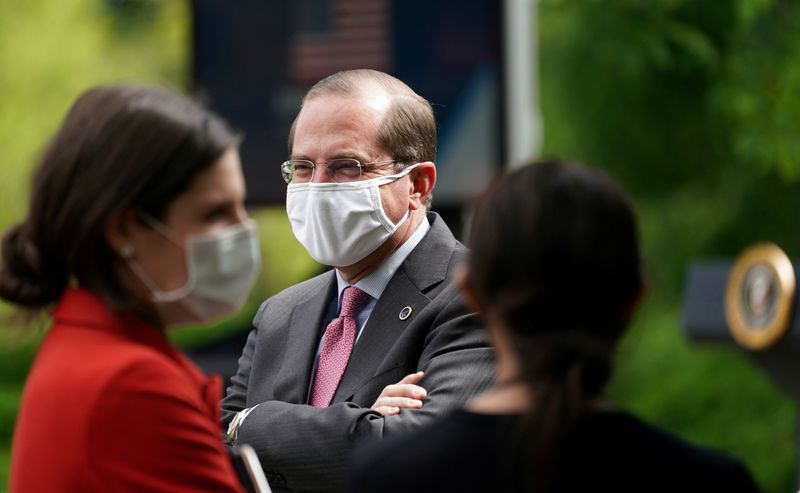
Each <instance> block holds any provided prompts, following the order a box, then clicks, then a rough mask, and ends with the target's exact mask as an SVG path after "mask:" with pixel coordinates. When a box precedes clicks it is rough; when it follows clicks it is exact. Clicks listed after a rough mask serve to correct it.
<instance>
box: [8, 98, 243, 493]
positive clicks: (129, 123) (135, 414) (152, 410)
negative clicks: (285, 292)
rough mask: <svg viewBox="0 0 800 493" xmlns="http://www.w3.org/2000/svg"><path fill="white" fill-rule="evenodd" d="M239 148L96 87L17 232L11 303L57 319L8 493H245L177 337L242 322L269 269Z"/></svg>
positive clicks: (162, 104) (184, 105)
mask: <svg viewBox="0 0 800 493" xmlns="http://www.w3.org/2000/svg"><path fill="white" fill-rule="evenodd" d="M238 142H239V138H238V136H237V135H235V134H234V133H233V132H232V131H231V130H230V129H229V128H228V127H227V126H226V124H225V123H224V122H222V121H221V120H220V119H219V118H218V117H216V116H215V115H213V114H211V113H209V112H208V111H206V110H204V109H203V108H201V107H200V106H198V105H196V104H194V103H192V102H190V101H188V100H186V99H184V98H181V97H179V96H176V95H174V94H171V93H168V92H165V91H161V90H157V89H152V88H141V87H130V86H111V87H99V88H95V89H91V90H89V91H87V92H86V93H84V94H83V95H81V96H80V97H79V98H78V100H77V101H76V102H75V104H74V105H73V107H72V108H71V109H70V111H69V113H68V114H67V117H66V119H65V121H64V122H63V124H62V126H61V128H60V130H59V131H58V133H57V134H56V135H55V137H54V138H53V140H52V141H51V143H50V145H49V147H48V149H47V150H46V152H45V153H44V155H43V157H42V160H41V163H40V165H39V168H38V169H37V171H36V175H35V177H34V182H33V190H32V193H31V200H30V207H29V212H28V216H27V217H26V218H25V220H24V221H22V222H21V223H19V224H17V225H15V226H13V227H11V228H10V229H9V230H7V231H6V232H5V235H4V238H3V244H2V263H1V264H0V297H2V298H3V299H5V300H7V301H10V302H12V303H15V304H17V305H19V306H20V307H22V308H25V309H28V310H32V311H39V310H44V309H48V308H51V307H53V306H54V307H55V308H54V309H53V311H52V318H53V326H52V328H51V329H50V331H49V332H48V334H47V336H46V337H45V340H44V342H43V344H42V346H41V348H40V350H39V353H38V354H37V357H36V361H35V362H34V365H33V368H32V370H31V372H30V375H29V376H28V380H27V382H26V385H25V391H24V395H23V398H22V405H21V408H20V412H19V416H18V418H17V423H16V429H15V433H14V440H13V447H12V457H11V479H10V488H11V492H12V493H36V492H47V493H54V492H95V491H97V492H111V491H114V492H128V491H130V492H170V493H175V492H190V491H191V492H203V491H208V492H211V491H213V492H239V491H241V486H240V485H239V483H238V481H237V480H236V476H235V474H234V472H233V469H232V467H231V464H230V462H229V460H228V457H227V454H226V452H225V449H224V448H223V445H222V441H221V435H220V432H219V429H218V425H217V420H218V399H219V397H220V395H221V389H220V382H219V380H218V379H217V378H208V377H206V376H204V375H203V374H202V373H201V372H200V370H198V369H197V368H196V367H195V366H194V365H193V364H192V363H190V362H189V361H188V360H187V359H186V358H185V357H184V356H182V355H181V354H180V353H179V352H178V351H176V350H175V348H173V347H172V346H171V345H170V343H169V342H168V341H167V339H166V337H165V334H164V331H165V329H166V328H167V327H168V326H170V325H174V324H183V323H200V322H206V321H209V320H212V319H215V318H218V317H220V316H222V315H225V314H228V313H231V312H232V311H233V310H235V309H236V308H237V307H238V306H239V305H240V304H241V302H242V300H243V299H244V297H245V296H246V295H247V292H248V291H249V289H250V287H251V286H252V282H253V280H254V276H255V273H256V272H257V270H258V245H257V240H256V235H255V230H254V227H253V224H252V222H251V221H250V220H249V219H248V217H247V213H246V212H245V210H244V194H245V187H244V181H243V178H242V173H241V168H240V164H239V156H238V151H237V148H238Z"/></svg>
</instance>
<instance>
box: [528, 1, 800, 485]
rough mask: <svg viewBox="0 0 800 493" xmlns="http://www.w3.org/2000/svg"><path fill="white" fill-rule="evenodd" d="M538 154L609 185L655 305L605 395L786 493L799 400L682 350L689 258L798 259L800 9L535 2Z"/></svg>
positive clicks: (742, 367)
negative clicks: (626, 212)
mask: <svg viewBox="0 0 800 493" xmlns="http://www.w3.org/2000/svg"><path fill="white" fill-rule="evenodd" d="M539 26H540V60H541V66H540V70H541V91H542V94H541V101H542V103H541V104H542V111H543V115H544V123H545V141H544V153H545V154H555V155H562V156H569V157H573V158H576V159H579V160H582V161H586V162H589V163H592V164H594V165H597V166H599V167H602V168H605V169H607V170H608V171H609V172H610V173H611V174H612V175H613V176H615V177H616V178H618V179H619V181H621V182H622V184H623V185H624V186H625V188H626V189H627V190H629V191H630V192H631V194H632V198H633V200H634V202H635V204H636V206H637V210H638V213H639V219H640V225H641V229H642V237H643V242H644V252H645V258H646V261H647V265H648V271H649V273H650V284H651V285H650V298H651V301H649V302H648V305H647V307H646V309H645V310H644V311H643V313H642V314H641V316H640V317H639V319H638V323H637V324H636V327H635V329H634V330H633V333H632V334H631V335H630V337H629V338H628V341H627V343H626V345H625V348H624V350H623V352H622V355H621V361H620V372H619V374H618V375H617V378H616V380H615V382H614V384H613V386H612V393H613V395H614V396H615V397H617V399H618V400H619V402H620V403H621V404H622V405H623V406H626V407H629V408H631V409H633V410H634V411H637V412H639V413H640V414H641V415H643V416H644V417H646V418H648V419H651V420H652V421H654V422H656V423H658V424H660V425H662V426H665V427H667V428H669V429H672V430H674V431H677V432H679V433H681V434H682V435H683V436H685V437H687V438H689V439H691V440H694V441H698V442H700V443H705V444H709V445H713V446H716V447H718V448H722V449H724V450H727V451H729V452H730V453H732V454H734V455H736V456H737V457H740V458H742V459H744V460H746V461H747V463H748V465H749V466H750V467H751V469H752V471H753V473H754V475H755V476H756V478H757V480H758V481H759V483H760V484H761V485H762V487H763V488H764V489H765V490H766V491H775V492H779V491H789V490H790V488H791V487H792V478H793V474H794V468H795V466H794V452H793V449H794V443H793V437H794V424H793V420H794V415H793V413H794V405H793V403H792V402H791V401H790V400H789V399H788V398H786V397H785V396H782V395H781V394H780V393H779V392H778V390H777V389H775V388H774V387H773V386H772V384H771V383H770V382H769V380H768V378H767V377H766V376H765V375H764V374H763V372H761V370H759V369H758V367H757V366H756V365H754V364H753V363H752V362H751V361H750V360H748V359H747V358H746V357H745V356H744V355H743V353H742V352H741V351H738V350H736V349H734V348H719V347H713V348H712V347H708V346H700V345H698V344H694V343H689V342H686V340H685V337H684V336H683V335H682V334H681V332H680V321H679V317H678V312H679V309H680V306H679V305H680V295H681V289H682V287H683V286H682V283H683V278H684V275H685V272H686V268H687V265H688V263H689V261H690V260H692V259H693V258H696V257H733V256H735V255H736V254H737V253H738V252H739V251H740V250H741V249H742V248H743V247H744V246H745V245H747V244H750V243H753V242H755V241H760V240H770V241H774V242H776V243H778V244H779V245H781V246H782V247H783V248H784V249H785V250H786V251H787V253H789V255H790V256H797V255H800V235H798V234H797V233H796V228H797V227H798V222H797V220H796V214H797V212H796V211H798V210H800V139H798V135H800V92H798V91H797V88H798V87H800V85H799V84H800V29H798V28H799V27H800V5H798V4H797V3H796V2H782V1H778V0H732V1H729V2H719V1H716V0H562V1H557V0H542V1H541V2H540V19H539Z"/></svg>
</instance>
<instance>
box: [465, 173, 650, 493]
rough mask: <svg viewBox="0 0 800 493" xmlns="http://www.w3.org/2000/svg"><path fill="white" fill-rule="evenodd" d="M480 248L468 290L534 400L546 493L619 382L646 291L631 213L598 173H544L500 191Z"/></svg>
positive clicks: (490, 197) (479, 222)
mask: <svg viewBox="0 0 800 493" xmlns="http://www.w3.org/2000/svg"><path fill="white" fill-rule="evenodd" d="M471 247H472V254H471V258H470V264H469V267H470V268H469V272H470V279H469V282H470V284H471V285H472V286H473V287H474V289H475V291H476V293H477V295H478V298H479V300H480V302H481V306H482V308H483V310H484V311H485V312H492V313H493V315H494V316H495V317H496V318H497V319H499V320H500V321H501V322H502V323H501V325H502V329H499V330H503V331H504V333H506V335H507V336H508V339H509V341H510V343H511V345H512V348H513V351H514V353H515V356H516V359H517V363H518V366H519V368H520V375H519V379H521V380H522V381H523V382H524V383H525V384H526V385H527V386H528V387H529V388H530V389H531V393H532V396H533V397H532V404H531V408H530V409H529V413H528V416H527V417H526V419H525V420H524V421H523V423H522V426H523V430H524V437H525V438H524V443H523V444H522V445H521V447H522V449H523V450H524V451H525V452H526V453H527V456H528V457H529V460H530V462H531V466H532V467H530V468H529V471H530V475H529V477H528V478H527V479H528V486H529V488H530V490H531V491H537V492H542V491H547V490H548V488H549V487H550V486H551V481H552V479H553V477H554V473H555V471H556V469H557V467H558V463H559V457H560V455H561V453H562V452H563V449H564V445H565V442H566V440H567V439H568V438H569V436H570V435H571V434H572V433H573V432H574V431H575V429H576V428H577V427H578V426H579V425H580V422H581V420H582V419H584V417H585V416H586V415H587V409H588V407H589V405H590V402H591V401H592V400H593V399H595V398H596V397H597V396H599V395H600V394H601V392H602V390H603V388H604V387H605V385H606V383H607V382H608V379H609V378H610V376H611V372H612V358H613V353H614V348H615V346H616V343H617V341H618V339H619V337H620V336H621V334H622V333H623V331H624V329H625V326H626V324H627V322H628V317H629V314H630V308H631V306H632V303H633V302H634V301H635V299H636V297H637V296H638V294H639V293H640V291H641V289H642V284H643V280H642V272H641V268H640V260H639V246H638V233H637V230H636V221H635V218H634V215H633V212H632V208H631V207H630V205H629V203H628V200H627V198H626V197H625V195H624V193H623V192H622V190H621V189H620V188H619V187H618V186H617V185H616V184H615V183H614V182H613V181H611V179H610V178H608V177H607V176H606V175H605V174H603V173H601V172H600V171H598V170H594V169H591V168H588V167H585V166H582V165H578V164H565V163H561V162H558V161H547V162H541V163H535V164H531V165H528V166H526V167H524V168H521V169H519V170H517V171H515V172H513V173H511V174H509V175H507V176H505V177H503V178H502V179H501V180H499V181H498V183H497V184H496V185H495V186H494V187H493V189H492V190H490V192H489V193H488V194H487V196H486V198H485V199H484V201H483V202H482V204H481V207H480V208H479V210H478V213H477V214H476V217H475V223H474V225H473V231H472V238H471ZM493 330H495V329H493Z"/></svg>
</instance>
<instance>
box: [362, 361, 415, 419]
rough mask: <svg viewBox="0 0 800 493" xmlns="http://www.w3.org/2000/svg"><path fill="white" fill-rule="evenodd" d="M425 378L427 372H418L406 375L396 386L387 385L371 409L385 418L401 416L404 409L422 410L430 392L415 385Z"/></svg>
mask: <svg viewBox="0 0 800 493" xmlns="http://www.w3.org/2000/svg"><path fill="white" fill-rule="evenodd" d="M424 376H425V372H421V371H418V372H417V373H412V374H410V375H406V376H405V377H403V379H402V380H400V381H399V382H397V383H396V384H393V385H387V386H386V387H384V389H383V392H381V395H379V396H378V399H377V400H376V401H375V404H373V405H372V408H371V409H372V410H373V411H378V412H379V413H381V414H383V415H384V416H393V415H395V414H400V409H402V408H406V409H419V408H421V407H422V399H424V398H425V396H427V395H428V391H427V390H425V389H423V388H422V387H420V386H419V385H415V384H416V383H417V382H419V381H420V380H422V377H424Z"/></svg>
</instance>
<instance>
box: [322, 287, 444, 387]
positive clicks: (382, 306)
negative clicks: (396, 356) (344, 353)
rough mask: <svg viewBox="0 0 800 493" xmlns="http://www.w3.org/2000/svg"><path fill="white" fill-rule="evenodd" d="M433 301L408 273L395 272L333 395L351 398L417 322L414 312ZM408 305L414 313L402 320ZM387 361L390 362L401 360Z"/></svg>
mask: <svg viewBox="0 0 800 493" xmlns="http://www.w3.org/2000/svg"><path fill="white" fill-rule="evenodd" d="M430 301H431V300H430V299H428V297H427V296H425V295H424V294H422V293H420V292H419V289H418V288H417V287H416V286H415V285H414V284H413V283H412V282H411V281H410V280H409V279H408V277H407V276H406V275H405V273H403V272H400V271H398V273H397V274H395V276H394V277H393V278H392V280H391V281H390V282H389V284H388V285H387V286H386V289H385V290H384V292H383V295H382V296H381V298H380V299H379V300H378V302H377V303H376V304H375V308H373V310H372V314H370V316H369V320H368V321H367V325H366V327H364V331H363V332H362V334H361V337H359V339H358V342H357V343H356V345H355V347H354V348H353V352H352V354H351V355H350V361H349V362H348V364H347V368H346V369H345V372H344V375H342V380H341V382H340V383H339V387H338V388H337V389H336V394H335V395H334V396H333V401H334V402H338V401H340V400H346V399H348V398H349V397H350V396H351V395H353V393H355V391H356V390H358V388H359V387H361V386H362V385H363V384H364V383H366V382H367V381H368V380H369V379H370V378H372V376H373V375H374V374H375V372H376V370H377V369H378V368H379V367H380V366H381V362H383V360H384V359H385V358H386V355H387V354H388V353H389V350H390V349H391V348H392V346H393V345H394V344H395V342H396V341H397V337H398V336H399V335H400V334H401V333H402V332H403V331H404V330H405V328H406V327H407V326H408V324H411V323H413V322H414V318H415V315H416V314H418V313H420V312H422V310H423V308H425V307H426V306H427V305H428V303H430ZM407 306H410V307H411V315H410V316H409V317H408V318H406V319H405V320H400V316H399V314H400V311H401V310H402V309H403V308H405V307H407ZM388 363H389V364H390V366H391V365H392V364H394V363H401V362H399V361H398V362H388Z"/></svg>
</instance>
